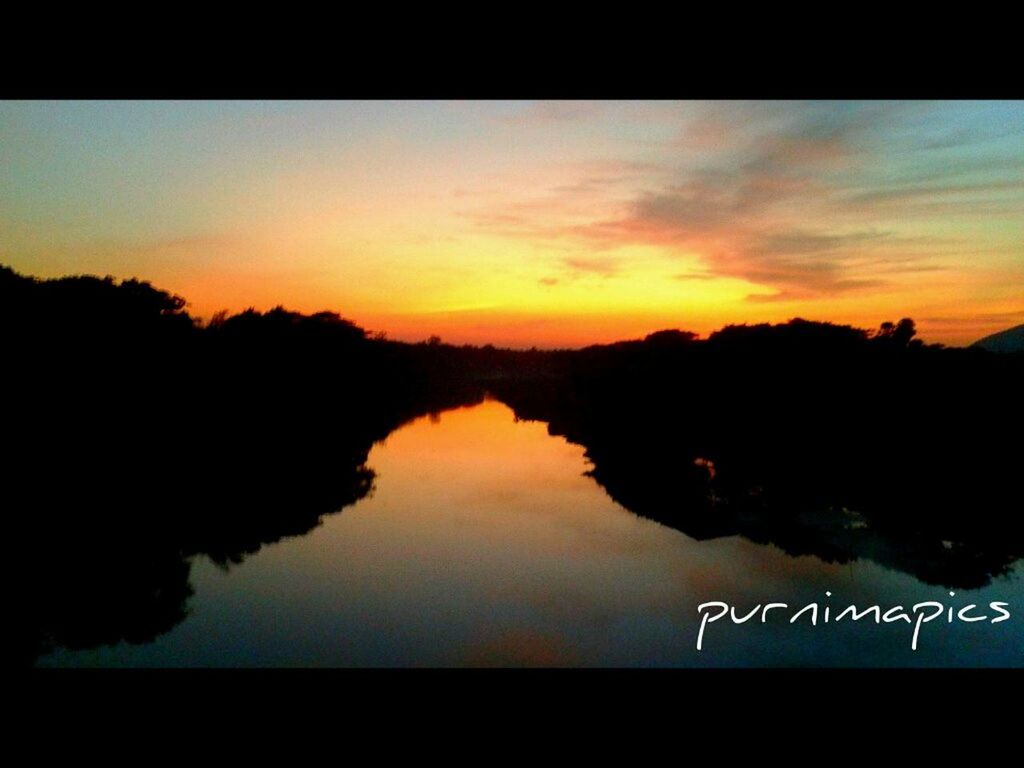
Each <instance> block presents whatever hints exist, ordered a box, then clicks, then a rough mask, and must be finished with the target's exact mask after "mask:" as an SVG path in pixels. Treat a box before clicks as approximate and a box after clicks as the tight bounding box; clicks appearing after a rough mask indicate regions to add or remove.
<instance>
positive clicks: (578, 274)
mask: <svg viewBox="0 0 1024 768" xmlns="http://www.w3.org/2000/svg"><path fill="white" fill-rule="evenodd" d="M0 263H3V264H7V265H9V266H11V267H13V268H14V269H16V270H18V271H19V272H22V273H25V274H31V275H37V276H43V277H50V276H57V275H63V274H68V273H90V274H99V275H107V274H110V275H114V276H116V277H122V278H125V277H133V276H135V277H139V278H143V279H148V280H150V281H152V282H153V283H154V284H155V285H157V286H159V287H162V288H166V289H168V290H172V291H174V292H176V293H179V294H181V295H183V296H185V297H186V298H187V299H188V300H189V302H190V306H189V310H190V311H191V312H192V313H193V314H196V315H199V316H203V317H209V316H210V315H211V314H212V313H213V312H215V311H217V310H219V309H228V310H232V311H237V310H241V309H244V308H246V307H249V306H254V307H256V308H258V309H268V308H270V307H272V306H274V305H277V304H283V305H285V306H286V307H288V308H290V309H296V310H301V311H316V310H321V309H331V310H335V311H338V312H340V313H341V314H342V315H343V316H345V317H348V318H349V319H351V320H354V321H355V322H357V323H359V324H360V325H362V326H364V327H367V328H369V329H370V330H372V331H384V332H386V333H387V334H388V336H389V337H392V338H398V339H406V340H413V341H415V340H421V339H423V338H426V337H427V336H429V335H431V334H438V335H440V336H441V337H442V338H443V339H444V340H446V341H450V342H455V343H464V342H471V343H486V342H493V343H496V344H507V345H512V346H532V345H537V346H542V347H551V346H579V345H583V344H588V343H595V342H605V341H612V340H616V339H622V338H635V337H638V336H642V335H644V334H646V333H649V332H651V331H654V330H658V329H661V328H684V329H689V330H694V331H698V332H700V333H702V334H703V333H707V332H709V331H711V330H714V329H715V328H718V327H720V326H722V325H724V324H726V323H730V322H760V321H782V320H786V319H789V318H791V317H797V316H800V317H805V318H808V319H816V320H832V321H837V322H848V323H853V324H855V325H860V326H864V327H876V326H877V325H878V324H879V323H881V322H882V321H885V320H897V319H899V318H900V317H904V316H909V317H913V318H914V319H915V320H916V321H917V323H918V327H919V330H920V333H921V335H922V336H923V337H924V338H925V340H927V341H937V342H944V343H948V344H962V343H967V342H970V341H973V340H975V339H977V338H979V337H980V336H983V335H985V334H987V333H991V332H993V331H996V330H1000V329H1002V328H1006V327H1009V326H1013V325H1018V324H1021V323H1024V102H1010V103H981V102H950V103H934V102H911V103H886V102H868V103H832V102H812V103H785V102H767V103H740V102H712V103H700V102H632V103H629V102H503V103H494V102H399V103H394V102H310V103H306V102H277V103H275V102H270V103H266V102H228V103H225V102H199V103H187V102H186V103H182V102H139V103H131V102H113V103H111V102H91V103H73V102H63V103H49V102H32V103H18V102H0Z"/></svg>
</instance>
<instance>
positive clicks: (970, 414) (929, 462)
mask: <svg viewBox="0 0 1024 768" xmlns="http://www.w3.org/2000/svg"><path fill="white" fill-rule="evenodd" d="M914 335H915V334H914V324H913V322H912V321H910V320H902V321H900V322H899V323H897V324H891V323H886V324H884V325H883V326H882V327H881V328H880V329H879V330H878V331H875V332H868V331H863V330H860V329H855V328H851V327H848V326H838V325H832V324H827V323H812V322H806V321H802V320H794V321H791V322H789V323H787V324H784V325H775V326H769V325H757V326H730V327H727V328H724V329H722V330H721V331H718V332H717V333H714V334H712V335H711V336H710V338H708V339H707V340H705V341H699V340H696V338H695V337H694V335H692V334H688V333H683V332H677V331H667V332H660V333H656V334H652V335H651V336H649V337H648V338H647V339H645V340H644V341H638V342H623V343H618V344H612V345H609V346H598V347H591V348H587V349H584V350H580V351H578V352H569V353H557V354H555V355H553V356H552V366H551V369H552V372H553V375H549V376H547V377H546V378H545V379H543V380H540V379H538V380H536V381H532V382H530V381H513V380H509V381H506V382H503V383H499V384H498V385H497V386H496V387H495V389H496V390H497V391H498V393H499V394H500V397H501V398H502V399H503V400H505V401H506V402H507V403H509V404H510V405H511V406H512V407H513V408H514V410H515V411H516V413H517V415H518V416H519V417H521V418H529V419H539V420H542V421H546V422H548V423H549V431H550V432H551V433H552V434H558V435H564V436H566V437H567V438H568V439H569V440H571V441H573V442H576V443H579V444H581V445H583V446H584V447H586V449H587V455H588V457H589V458H590V459H591V461H592V462H593V465H594V466H593V470H592V473H591V474H592V475H593V477H594V479H595V480H597V482H599V483H600V484H601V485H602V486H603V487H604V488H605V489H606V490H607V491H608V493H609V494H610V495H611V496H612V497H613V498H614V499H615V500H616V501H618V502H619V503H621V504H622V505H623V506H625V507H627V508H628V509H630V510H632V511H634V512H635V513H637V514H639V515H643V516H645V517H649V518H652V519H654V520H657V521H659V522H662V523H664V524H666V525H670V526H672V527H674V528H677V529H679V530H681V531H683V532H684V533H686V534H688V535H690V536H692V537H694V538H697V539H706V538H713V537H717V536H726V535H734V534H740V535H743V536H745V537H747V538H749V539H752V540H754V541H757V542H763V543H768V542H770V543H773V544H775V545H777V546H779V547H780V548H781V549H783V550H784V551H786V552H788V553H790V554H792V555H804V554H811V555H815V556H817V557H819V558H821V559H823V560H825V561H828V562H839V563H843V562H847V561H851V560H853V559H856V558H861V557H863V558H868V559H871V560H874V561H876V562H878V563H881V564H883V565H885V566H887V567H891V568H895V569H898V570H901V571H906V572H908V573H911V574H913V575H915V576H916V577H918V578H919V579H921V580H922V581H925V582H927V583H931V584H940V585H945V586H950V587H961V588H967V587H978V586H982V585H984V584H987V583H988V582H989V581H991V579H992V578H993V577H995V576H999V575H1001V574H1005V573H1006V572H1008V570H1009V568H1010V567H1011V565H1012V564H1013V562H1014V561H1015V560H1017V559H1018V558H1020V557H1021V556H1022V555H1024V520H1022V517H1021V515H1020V513H1019V512H1018V511H1017V510H1018V508H1019V506H1020V498H1021V486H1020V478H1021V474H1020V471H1021V466H1024V462H1022V459H1024V442H1022V441H1021V439H1020V436H1021V434H1024V430H1022V427H1024V399H1022V398H1021V396H1020V392H1022V391H1024V357H1021V356H1008V355H995V354H989V353H985V352H983V351H981V350H978V349H949V348H942V347H941V346H938V345H924V344H922V343H921V342H920V341H918V340H916V339H914Z"/></svg>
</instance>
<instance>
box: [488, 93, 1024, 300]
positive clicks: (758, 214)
mask: <svg viewBox="0 0 1024 768" xmlns="http://www.w3.org/2000/svg"><path fill="white" fill-rule="evenodd" d="M934 109H935V106H934V105H932V104H930V103H917V102H913V103H886V102H868V103H838V104H837V103H821V102H813V103H767V104H741V103H727V104H713V105H708V106H706V107H704V108H703V109H701V110H698V111H697V112H696V114H694V115H692V116H691V117H690V119H689V120H688V121H686V123H685V124H684V125H683V126H682V127H681V128H680V131H679V133H678V136H677V137H676V138H675V139H674V140H673V141H672V142H670V143H669V144H668V145H667V146H666V147H662V148H661V151H660V154H659V155H658V157H659V160H658V162H657V163H648V164H647V169H648V171H650V169H651V168H657V173H656V175H655V174H654V173H651V172H648V173H647V174H641V175H637V176H634V177H632V178H628V179H624V177H623V176H622V175H621V174H591V175H581V176H580V177H579V179H578V180H577V181H576V182H574V183H570V184H564V185H560V186H559V187H556V188H554V189H552V190H548V194H549V199H548V201H547V202H546V203H545V204H544V205H543V207H542V208H541V209H540V210H539V211H538V210H536V209H534V210H532V211H531V210H527V209H517V210H516V211H515V212H514V213H508V212H506V213H504V214H495V213H492V214H491V216H492V218H491V220H489V221H488V219H487V217H486V216H482V215H480V214H479V213H478V214H477V216H476V218H475V221H476V223H477V224H478V225H481V226H484V227H488V226H490V227H491V229H492V230H494V231H499V230H500V232H501V233H502V234H503V235H505V236H514V237H523V238H529V239H533V240H535V241H537V242H543V243H546V244H548V245H550V246H556V245H557V247H561V248H569V249H574V250H575V251H577V252H580V253H601V252H606V251H609V250H611V249H615V248H620V247H623V246H630V245H644V246H655V247H658V248H660V249H661V250H662V252H663V253H664V255H665V257H666V258H668V259H672V258H678V257H679V256H680V255H686V256H687V257H692V255H694V254H696V255H697V256H698V257H699V258H700V259H702V260H703V262H704V265H705V267H706V269H707V274H708V275H713V276H724V277H733V278H740V279H743V280H746V281H749V282H751V283H753V284H756V285H759V286H763V287H764V288H766V289H769V290H770V291H771V292H772V293H771V294H764V293H758V294H756V295H754V296H752V297H751V298H752V299H753V300H757V301H764V300H769V299H786V300H789V299H799V298H812V297H816V296H829V295H836V294H840V293H849V292H855V291H863V290H868V289H878V288H880V287H883V286H885V285H887V284H888V283H889V281H890V280H892V279H893V278H895V277H896V276H898V275H903V276H904V277H906V276H910V275H913V274H922V273H926V272H937V271H939V270H941V269H942V267H941V265H937V264H934V263H930V262H931V261H932V260H933V258H934V255H935V254H934V250H933V249H932V248H931V247H930V245H929V243H927V242H926V241H925V240H923V239H922V238H921V236H920V234H919V233H918V232H915V231H912V228H911V227H910V226H908V224H909V223H913V222H914V221H922V220H924V221H928V220H935V219H937V220H939V224H940V225H941V223H942V222H941V219H942V217H951V216H960V217H961V218H966V217H973V224H974V226H975V227H977V226H979V222H981V221H982V220H983V219H984V218H985V217H999V216H1009V215H1012V214H1014V213H1021V212H1024V211H1022V201H1024V173H1022V169H1024V164H1022V163H1024V161H1022V157H1021V156H1020V155H1019V154H1014V153H1013V152H1012V151H1009V152H1008V151H1007V150H1006V148H1005V147H1003V148H1002V149H1001V150H1000V151H996V152H989V154H987V155H986V154H980V155H972V154H970V153H967V154H964V153H962V152H961V153H960V154H956V155H952V156H950V155H949V151H948V150H961V149H963V148H964V147H975V146H977V145H979V144H985V145H986V146H989V145H991V144H992V142H993V141H997V140H1000V139H1003V140H1005V139H1006V138H1007V137H1011V138H1012V137H1017V136H1024V133H1021V130H1022V127H1021V126H1017V125H1011V126H1009V127H1007V126H1002V127H998V128H997V129H995V130H992V131H990V132H988V134H987V135H986V136H979V135H978V134H977V133H976V132H972V131H971V130H969V129H966V128H957V127H946V126H945V125H944V124H942V123H941V122H940V123H939V124H938V125H935V124H934V120H933V121H932V122H931V123H929V122H928V121H929V120H930V119H931V118H932V113H933V111H934ZM922 124H925V125H927V126H930V128H931V130H923V129H922V128H921V125H922ZM983 133H984V132H983ZM986 142H987V144H986ZM1019 148H1020V149H1024V145H1022V146H1020V147H1019ZM997 149H999V148H998V147H997ZM1011 149H1012V148H1011ZM624 181H630V182H632V183H633V189H632V191H631V193H630V195H629V196H628V197H626V198H624V199H622V200H621V201H620V202H619V203H618V205H617V210H616V212H615V213H614V214H613V215H608V213H607V206H606V207H605V209H604V210H600V211H598V210H597V206H594V208H592V209H591V211H590V213H591V215H590V216H589V217H587V216H586V203H587V202H589V201H592V200H593V199H594V198H599V197H600V194H601V192H602V190H604V189H606V188H610V187H612V186H613V185H616V184H618V185H621V184H622V183H623V182H624ZM605 202H607V201H605ZM569 211H571V215H568V212H569ZM969 236H971V232H970V231H965V232H964V233H963V236H962V238H963V240H966V238H967V237H969ZM932 245H934V243H933V244H932ZM974 245H975V246H976V244H974ZM589 263H590V262H588V261H587V257H584V256H574V257H573V258H572V259H566V260H565V266H566V267H567V268H568V269H569V270H570V272H571V271H574V270H579V269H580V268H581V267H580V265H582V264H589ZM594 264H596V265H597V268H594V269H590V271H594V272H601V273H604V274H611V273H618V272H628V265H627V264H622V263H618V262H615V261H614V260H613V259H611V257H606V258H602V259H601V260H598V261H596V262H594ZM612 265H614V266H612ZM683 279H691V278H690V277H688V276H687V277H684V278H683ZM698 279H700V278H698Z"/></svg>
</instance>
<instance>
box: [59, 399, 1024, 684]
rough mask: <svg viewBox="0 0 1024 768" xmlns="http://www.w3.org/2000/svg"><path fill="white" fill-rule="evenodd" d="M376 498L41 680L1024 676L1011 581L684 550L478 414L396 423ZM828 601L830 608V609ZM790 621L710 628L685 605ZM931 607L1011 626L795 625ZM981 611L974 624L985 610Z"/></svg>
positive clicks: (730, 548) (507, 426) (581, 471)
mask: <svg viewBox="0 0 1024 768" xmlns="http://www.w3.org/2000/svg"><path fill="white" fill-rule="evenodd" d="M369 465H370V466H371V467H373V468H374V469H375V470H376V471H377V480H376V487H375V490H374V492H373V494H372V496H370V497H368V498H366V499H363V500H362V501H360V502H359V503H357V504H356V505H354V506H352V507H349V508H347V509H344V510H342V511H341V512H340V513H338V514H334V515H330V516H328V517H326V518H325V519H324V521H323V524H322V525H321V526H320V527H318V528H316V529H314V530H313V531H312V532H310V533H309V534H308V535H305V536H301V537H297V538H293V539H288V540H285V541H282V542H279V543H277V544H273V545H270V546H266V547H264V548H263V549H262V550H261V551H260V552H259V553H257V554H255V555H253V556H251V557H249V558H248V559H246V560H245V562H243V563H242V564H240V565H236V566H231V567H230V569H228V570H224V569H222V568H220V567H218V566H217V565H215V564H213V563H211V562H210V561H209V560H207V559H206V558H205V557H199V558H196V559H195V560H194V562H193V564H192V576H191V582H192V585H193V587H194V588H195V595H194V596H193V597H192V598H191V600H190V603H189V607H190V615H189V617H188V618H187V619H186V620H185V621H184V622H182V623H181V624H179V625H178V626H177V627H175V628H174V629H173V630H172V631H170V632H168V633H167V634H165V635H163V636H161V637H159V638H158V639H157V640H156V641H155V642H152V643H149V644H146V645H128V644H125V643H121V644H119V645H117V646H108V647H103V648H100V649H97V650H93V651H83V652H73V653H72V652H67V651H58V652H56V653H54V654H52V655H50V656H46V657H43V658H42V659H40V661H39V664H40V665H43V666H47V665H58V666H60V665H71V666H80V665H103V666H248V665H274V666H289V665H300V666H319V665H328V666H452V665H457V666H462V665H614V666H623V665H628V666H633V665H654V666H695V665H696V666H734V665H750V666H775V665H800V666H806V665H842V666H848V665H869V666H877V665H896V666H912V665H939V666H980V665H999V666H1021V665H1022V664H1024V652H1022V648H1024V629H1022V627H1024V624H1022V622H1021V616H1018V614H1017V612H1018V611H1019V610H1024V582H1022V580H1021V578H1020V573H1019V571H1020V569H1019V564H1018V569H1017V571H1016V572H1015V573H1014V574H1013V575H1012V576H1011V577H1009V578H1007V579H1001V580H998V581H996V582H994V583H993V584H992V585H990V586H988V587H986V588H984V589H981V590H973V591H966V590H965V591H957V592H956V594H955V595H954V596H953V597H950V596H949V593H948V591H947V590H944V589H942V588H940V587H933V586H928V585H924V584H921V583H920V582H918V581H917V580H916V579H915V578H913V577H912V576H909V575H906V574H902V573H898V572H894V571H890V570H886V569H885V568H883V567H881V566H879V565H876V564H874V563H872V562H870V561H857V562H855V563H853V564H852V565H850V564H847V565H829V564H826V563H823V562H822V561H820V560H818V559H817V558H814V557H796V558H794V557H790V556H788V555H786V554H784V553H783V552H782V551H780V550H779V549H777V548H775V547H773V546H763V545H759V544H755V543H752V542H750V541H747V540H745V539H742V538H739V537H729V538H722V539H716V540H712V541H705V542H697V541H694V540H693V539H690V538H689V537H687V536H685V535H684V534H682V533H680V532H678V531H675V530H673V529H671V528H667V527H665V526H662V525H660V524H658V523H655V522H652V521H650V520H646V519H643V518H640V517H637V516H636V515H634V514H633V513H631V512H629V511H628V510H626V509H624V508H622V507H621V506H619V505H618V504H616V503H615V502H613V501H612V500H611V499H610V498H609V497H608V496H607V495H606V494H605V492H604V491H603V490H602V489H601V487H600V486H598V485H597V484H596V483H595V482H594V481H593V480H592V479H590V478H589V477H588V476H586V474H585V472H586V470H587V468H588V463H587V461H586V459H585V458H584V456H583V449H582V448H581V447H579V446H576V445H572V444H569V443H567V442H566V441H565V440H564V439H562V438H558V437H551V436H549V435H548V434H547V429H546V425H544V424H540V423H535V422H516V421H515V419H514V418H513V415H512V411H511V410H510V409H508V408H507V407H506V406H504V405H502V404H500V403H498V402H495V401H487V402H484V403H483V404H481V405H477V406H474V407H470V408H464V409H460V410H453V411H447V412H445V413H443V414H441V415H440V416H439V417H431V418H423V419H419V420H417V421H415V422H412V423H410V424H407V425H406V426H405V427H403V428H401V429H399V430H397V431H396V432H394V433H393V434H391V435H390V436H389V437H388V438H387V440H386V441H384V442H382V443H380V444H378V445H377V446H376V447H375V448H374V450H373V452H372V453H371V454H370V460H369ZM827 591H830V592H831V593H832V596H831V597H828V596H826V592H827ZM712 600H719V601H724V602H727V603H729V604H730V605H735V606H736V610H737V613H738V615H739V616H740V618H742V617H743V616H744V615H746V614H747V613H748V612H749V611H750V610H751V609H753V608H754V607H755V606H756V605H758V604H765V603H768V602H783V603H787V604H788V605H790V606H791V607H792V608H791V609H790V610H788V611H779V612H777V613H776V612H772V613H770V614H768V619H767V621H766V622H764V623H760V614H758V615H756V616H755V617H754V618H753V619H752V620H751V621H749V622H747V623H744V624H742V625H734V624H732V623H729V622H728V620H727V619H723V620H721V621H718V622H716V623H712V624H709V625H708V626H707V628H706V630H705V634H704V647H703V650H701V651H700V652H698V651H697V650H696V647H695V646H696V640H697V633H698V629H699V624H700V622H699V617H698V612H697V606H698V604H700V603H702V602H706V601H712ZM926 600H937V601H940V602H943V603H944V605H947V606H953V607H954V608H956V609H959V608H960V607H962V606H964V605H967V604H968V603H977V604H978V605H979V611H978V613H979V614H986V615H990V616H994V615H996V614H995V613H993V612H992V611H991V610H987V609H988V603H989V602H990V601H996V600H997V601H1003V602H1006V603H1008V604H1009V611H1010V612H1011V618H1010V619H1009V620H1008V621H1004V622H1001V623H996V624H991V623H989V622H988V621H983V622H977V623H965V622H960V621H954V622H953V623H952V624H950V623H948V622H947V621H946V618H945V614H944V615H943V617H941V618H940V619H938V620H935V621H932V622H930V623H928V624H925V625H924V626H923V627H922V628H921V634H920V640H919V647H918V650H917V651H912V650H911V647H910V646H911V637H912V634H913V627H912V626H910V625H908V624H907V623H905V622H903V621H896V622H894V623H890V624H881V625H876V624H875V623H874V622H873V621H871V620H870V618H868V619H862V620H861V621H859V622H857V623H853V622H849V621H847V622H845V623H840V624H835V623H829V624H824V623H823V618H822V617H819V624H818V626H811V625H810V624H809V617H808V616H807V615H806V614H805V616H804V618H803V619H800V620H798V622H797V623H795V624H791V623H790V622H789V618H790V616H791V615H792V614H793V613H794V612H795V610H797V609H798V608H800V607H802V606H804V605H806V604H808V603H811V602H818V603H819V604H820V605H821V610H822V612H823V611H824V607H825V605H830V606H832V607H833V611H834V612H838V611H839V610H841V609H842V608H844V607H846V606H848V605H849V604H851V603H854V604H856V605H857V606H858V609H862V608H864V607H866V606H869V605H876V604H877V605H880V606H881V608H882V610H883V611H884V610H886V609H888V608H890V607H892V606H896V605H903V606H905V607H907V608H908V609H909V607H910V606H911V605H913V604H914V603H918V602H922V601H926ZM982 609H986V610H982Z"/></svg>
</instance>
